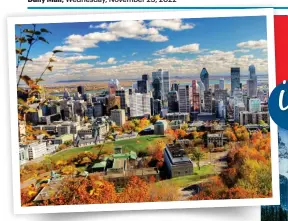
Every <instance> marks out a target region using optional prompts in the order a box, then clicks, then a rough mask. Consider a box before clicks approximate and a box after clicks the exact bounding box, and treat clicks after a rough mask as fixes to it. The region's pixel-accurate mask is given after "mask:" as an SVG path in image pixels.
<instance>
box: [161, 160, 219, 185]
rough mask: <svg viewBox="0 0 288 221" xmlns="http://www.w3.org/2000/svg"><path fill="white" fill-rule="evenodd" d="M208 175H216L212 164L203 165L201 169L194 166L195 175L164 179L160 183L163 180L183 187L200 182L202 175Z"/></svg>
mask: <svg viewBox="0 0 288 221" xmlns="http://www.w3.org/2000/svg"><path fill="white" fill-rule="evenodd" d="M206 175H214V169H213V166H212V165H207V166H202V167H201V169H200V170H199V169H198V167H194V173H193V175H189V176H182V177H176V178H172V179H169V180H163V181H160V182H159V183H161V182H163V183H166V184H169V185H172V186H175V187H178V188H183V187H187V186H189V185H193V184H195V183H198V182H199V181H201V180H202V179H203V178H201V177H202V176H206Z"/></svg>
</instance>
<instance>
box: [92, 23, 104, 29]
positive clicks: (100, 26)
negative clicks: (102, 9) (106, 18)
mask: <svg viewBox="0 0 288 221" xmlns="http://www.w3.org/2000/svg"><path fill="white" fill-rule="evenodd" d="M89 28H102V29H104V28H107V23H106V22H105V23H101V24H100V25H89Z"/></svg>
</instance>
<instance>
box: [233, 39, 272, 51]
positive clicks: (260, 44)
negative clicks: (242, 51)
mask: <svg viewBox="0 0 288 221" xmlns="http://www.w3.org/2000/svg"><path fill="white" fill-rule="evenodd" d="M237 47H239V48H248V49H259V48H260V49H264V48H267V41H266V40H259V41H252V40H251V41H245V42H240V43H238V44H237Z"/></svg>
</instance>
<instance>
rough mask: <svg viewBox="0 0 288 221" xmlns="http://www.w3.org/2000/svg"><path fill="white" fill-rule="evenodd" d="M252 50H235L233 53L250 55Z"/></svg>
mask: <svg viewBox="0 0 288 221" xmlns="http://www.w3.org/2000/svg"><path fill="white" fill-rule="evenodd" d="M249 51H250V50H248V49H237V50H234V51H233V52H234V53H237V52H238V53H248V52H249Z"/></svg>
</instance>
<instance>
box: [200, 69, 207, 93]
mask: <svg viewBox="0 0 288 221" xmlns="http://www.w3.org/2000/svg"><path fill="white" fill-rule="evenodd" d="M200 79H201V81H202V83H203V84H204V87H205V91H208V90H209V73H208V71H207V70H206V68H203V69H202V71H201V73H200Z"/></svg>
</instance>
